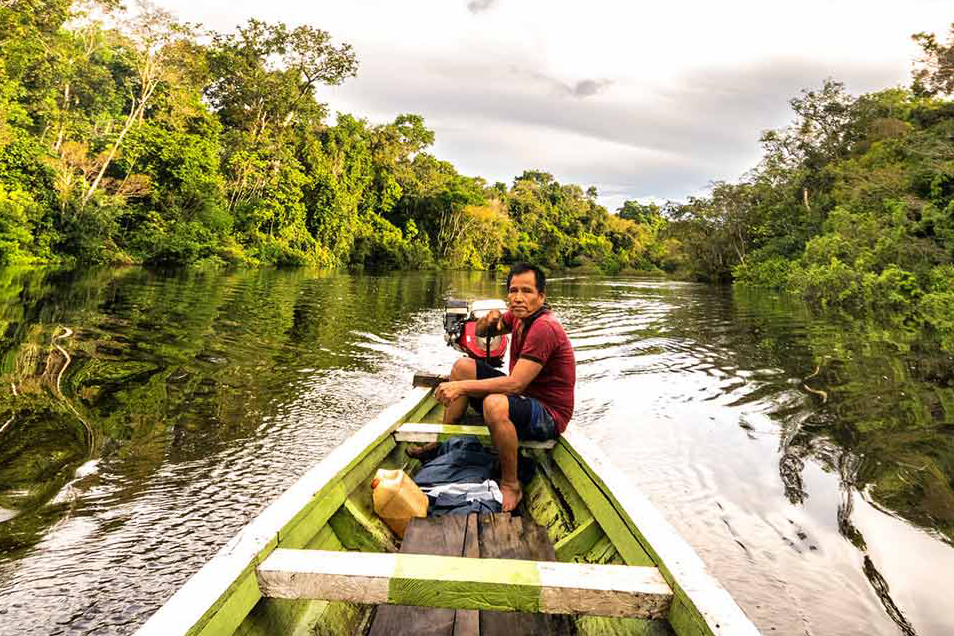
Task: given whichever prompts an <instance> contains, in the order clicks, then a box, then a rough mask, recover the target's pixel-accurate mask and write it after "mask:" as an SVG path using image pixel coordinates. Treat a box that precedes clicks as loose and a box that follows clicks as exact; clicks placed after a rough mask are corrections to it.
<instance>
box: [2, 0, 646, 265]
mask: <svg viewBox="0 0 954 636" xmlns="http://www.w3.org/2000/svg"><path fill="white" fill-rule="evenodd" d="M112 1H113V0H100V1H99V2H95V3H81V2H73V1H72V0H13V1H12V2H7V3H4V4H3V5H2V7H0V45H2V51H3V53H2V55H0V114H2V117H0V265H2V264H12V263H48V262H58V263H67V264H69V263H75V262H82V263H96V262H141V263H146V264H183V263H197V262H217V263H247V264H257V263H276V264H313V265H318V266H323V267H351V268H359V269H360V268H374V269H400V268H422V267H433V266H440V267H451V268H474V269H487V268H493V267H494V266H496V265H497V264H498V263H501V262H508V261H513V260H516V259H529V260H534V261H538V262H540V263H543V264H546V265H549V266H551V267H557V268H561V267H566V266H579V265H584V264H586V265H590V266H591V267H598V268H600V269H602V270H604V271H618V270H620V269H622V268H624V267H638V268H643V269H646V268H653V267H654V266H655V265H656V261H657V260H658V258H657V256H658V254H657V252H658V251H659V250H658V249H657V247H656V245H657V244H659V241H658V240H657V234H658V232H659V230H660V229H661V227H662V225H663V222H662V219H661V218H659V217H658V215H657V216H655V217H653V218H652V219H649V222H648V223H639V222H636V221H633V220H625V219H622V218H619V217H617V216H614V215H611V214H609V213H608V212H607V211H606V209H605V208H603V207H601V206H599V205H597V203H596V191H595V189H592V188H591V189H589V190H587V191H585V192H584V190H583V189H581V188H580V187H577V186H573V185H561V184H559V183H557V182H556V181H555V180H554V179H553V177H552V176H551V175H549V174H546V173H544V172H538V171H528V172H525V173H524V174H523V175H521V176H519V177H517V178H516V179H515V180H514V182H513V184H512V185H511V186H509V187H508V186H507V185H505V184H502V183H497V184H493V185H488V184H487V183H485V182H484V180H482V179H480V178H479V177H468V176H464V175H462V174H459V173H458V172H457V170H456V169H455V168H454V166H453V165H451V164H450V163H448V162H446V161H440V160H438V159H437V158H435V157H434V156H432V155H430V154H428V153H427V148H428V147H429V146H430V145H431V144H432V143H433V142H434V133H433V132H432V131H431V130H429V129H428V128H427V127H426V126H425V123H424V120H423V118H422V117H420V116H418V115H413V114H405V115H400V116H398V117H397V118H395V120H394V121H393V122H391V123H387V124H381V125H373V124H371V123H369V122H368V121H366V120H364V119H360V118H357V117H354V116H352V115H348V114H341V113H339V114H338V116H337V118H336V123H335V124H334V125H331V124H330V123H329V113H328V107H327V105H326V104H323V103H320V102H319V101H318V100H317V99H316V94H317V92H318V91H319V90H320V88H321V87H322V86H324V85H335V84H339V83H341V82H343V81H345V80H346V79H347V78H348V77H351V76H354V75H355V74H356V72H357V68H358V61H357V58H356V56H355V53H354V52H353V51H352V49H351V48H350V47H349V46H348V45H346V44H342V45H336V44H335V43H333V42H332V39H331V36H330V35H329V34H328V33H326V32H324V31H321V30H319V29H316V28H312V27H309V26H301V27H297V28H294V29H292V28H289V27H287V26H285V25H284V24H282V23H276V24H268V23H265V22H261V21H258V20H250V21H249V22H248V24H246V25H244V26H241V27H239V28H238V29H237V30H236V31H235V32H234V33H231V34H221V33H208V32H203V31H201V30H200V28H199V27H198V26H196V25H191V24H184V23H181V22H178V21H176V20H175V19H174V18H173V16H172V15H170V14H169V13H167V12H165V11H163V10H162V9H160V8H158V7H156V6H154V5H151V4H148V3H141V4H140V5H139V6H138V8H137V9H136V10H135V11H131V12H126V11H125V10H123V9H121V8H120V7H119V6H118V5H112V4H110V2H112ZM654 259H655V260H654Z"/></svg>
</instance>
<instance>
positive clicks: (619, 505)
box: [138, 387, 759, 636]
mask: <svg viewBox="0 0 954 636" xmlns="http://www.w3.org/2000/svg"><path fill="white" fill-rule="evenodd" d="M442 412H443V409H442V407H441V406H440V405H439V404H438V403H437V402H436V401H435V400H434V398H433V395H432V389H429V388H426V387H417V388H414V389H413V390H412V391H411V392H410V394H409V395H408V396H407V397H406V398H405V399H403V400H402V401H400V402H399V403H397V404H395V405H393V406H391V407H390V408H388V409H386V410H385V411H384V412H382V413H381V414H380V415H378V416H377V417H376V418H374V419H373V420H372V421H371V422H369V423H368V424H366V425H365V426H364V427H363V428H361V429H360V430H358V431H357V432H356V433H355V434H354V435H353V436H352V437H351V438H349V439H348V440H347V441H346V442H345V443H344V444H342V445H341V446H339V447H338V448H336V449H335V450H334V451H333V452H332V453H330V454H329V455H328V456H327V457H326V458H325V459H324V460H323V461H321V462H320V463H319V464H317V465H316V466H314V467H313V468H312V469H311V470H309V471H308V473H306V474H305V475H304V476H303V477H302V478H301V479H300V480H299V481H298V482H296V483H295V484H294V485H292V486H291V487H290V488H289V489H288V490H287V491H286V492H285V493H284V494H283V495H281V496H280V497H279V498H278V499H277V500H276V501H275V502H273V503H272V504H271V505H270V506H269V507H268V508H266V509H265V510H264V511H263V512H262V513H261V514H260V515H259V516H258V517H257V518H255V519H254V520H252V521H251V522H250V523H249V524H248V525H246V526H245V527H244V528H243V529H242V530H241V531H240V532H239V533H238V535H237V536H236V537H234V538H233V539H232V540H231V541H230V542H229V543H228V544H226V545H225V546H224V547H223V548H222V549H221V550H220V551H219V552H218V554H216V556H214V557H213V558H212V559H211V560H210V561H209V562H208V563H207V564H206V565H205V566H204V567H203V568H202V569H200V570H199V571H198V572H197V573H196V574H195V575H194V576H192V578H190V579H189V580H188V581H187V582H186V583H185V585H183V587H182V588H181V589H179V591H178V592H176V593H175V595H173V596H172V597H171V598H170V599H169V600H168V601H167V602H166V603H165V605H163V606H162V607H161V608H160V609H159V610H158V611H157V612H156V613H155V614H154V615H153V616H152V617H151V618H150V619H149V620H148V621H147V622H146V623H145V624H144V625H143V626H142V627H141V628H140V630H139V631H138V634H139V636H177V635H189V636H191V635H201V636H214V635H219V636H227V635H234V636H246V635H248V636H252V635H259V634H273V633H274V634H279V633H280V634H303V635H304V634H320V635H323V636H337V635H344V634H349V635H350V634H367V633H369V630H371V629H372V627H373V625H372V623H373V621H374V620H375V616H378V617H380V616H381V615H382V614H383V613H384V612H386V611H387V610H386V609H384V608H392V609H393V608H395V607H398V606H400V607H405V606H419V607H431V608H433V607H441V608H445V609H444V610H428V609H417V607H415V608H414V609H410V611H412V612H413V611H420V612H425V613H426V612H438V611H443V612H445V614H443V616H445V617H446V616H447V614H446V612H450V619H449V620H450V625H451V627H450V629H449V630H448V631H446V632H441V631H440V629H438V628H437V627H435V626H434V621H431V623H430V627H429V628H427V629H425V630H423V631H420V630H416V631H415V630H414V629H411V630H410V632H411V633H416V634H421V633H425V632H426V633H447V634H454V635H455V636H463V635H464V634H477V633H488V631H489V630H488V629H483V630H482V629H481V626H483V625H485V624H486V625H489V624H490V623H491V621H490V620H489V619H490V618H491V617H493V616H495V615H497V614H499V613H501V612H520V613H523V614H511V615H510V616H518V615H519V616H528V615H529V616H537V617H539V616H547V617H560V618H561V620H562V621H563V623H562V624H563V625H568V626H569V629H568V631H566V633H578V634H584V635H587V634H670V633H676V634H679V635H680V636H682V635H685V636H689V635H692V636H697V635H709V634H713V635H714V634H726V635H729V634H731V635H749V634H758V633H759V632H758V631H757V630H756V628H755V627H754V626H753V624H752V623H751V621H750V620H749V619H748V618H747V617H746V615H745V614H744V613H743V612H742V610H741V609H740V608H739V606H738V605H737V604H736V602H735V601H734V600H733V599H732V597H731V596H730V595H729V594H728V592H726V591H725V589H723V587H722V586H721V585H720V584H719V583H718V581H717V580H716V579H715V578H713V577H712V576H711V575H710V574H708V573H707V571H706V568H705V566H704V565H703V563H702V562H701V560H700V559H699V557H698V556H697V555H696V554H695V552H694V551H693V550H692V549H691V548H690V547H689V546H688V545H687V544H686V543H685V542H684V541H683V540H682V539H681V538H680V537H679V536H678V535H677V534H676V532H675V531H674V530H673V528H672V527H671V526H670V525H669V523H668V522H666V521H665V519H663V517H662V516H661V515H660V514H659V512H658V511H657V510H656V509H655V508H654V507H653V506H652V504H651V503H650V502H649V501H648V500H647V499H646V498H645V497H644V496H642V495H641V494H640V493H639V492H638V491H637V490H636V489H635V488H634V487H633V484H632V483H631V480H630V479H628V478H627V477H625V476H624V475H623V474H621V473H620V472H619V470H618V469H616V468H615V467H614V466H612V465H611V464H610V463H609V462H608V461H607V459H606V458H605V456H604V455H603V453H602V452H601V451H600V450H599V449H598V448H597V447H596V446H595V445H594V444H593V443H592V442H590V441H589V440H587V439H586V437H585V436H584V435H582V434H581V433H580V432H579V431H576V430H574V429H573V427H572V425H571V427H570V429H569V430H568V431H567V432H566V433H565V434H564V435H563V436H562V437H561V438H560V439H559V440H558V441H556V442H546V443H540V442H535V443H526V444H521V446H522V448H521V451H520V452H521V454H522V455H523V456H527V457H531V458H533V460H534V461H535V462H536V468H537V470H536V474H535V475H534V477H533V478H532V480H531V481H530V482H529V483H528V484H525V485H524V502H523V504H521V505H522V506H523V507H524V510H523V515H524V517H523V523H524V524H525V526H526V527H527V528H537V526H536V525H534V524H538V525H539V526H541V527H543V528H545V529H546V531H545V534H546V535H547V537H548V538H549V540H550V541H551V542H552V550H551V551H550V552H548V554H549V555H551V558H550V560H534V559H481V558H470V557H471V556H476V555H477V553H476V552H475V551H474V550H471V549H470V548H468V547H466V546H465V548H464V549H463V552H462V553H460V554H463V555H469V556H433V555H421V554H407V553H406V552H407V551H405V552H401V553H398V552H397V551H398V549H399V547H400V540H399V539H397V537H396V536H395V535H393V534H392V533H391V531H390V530H389V529H388V528H387V526H386V525H385V524H384V523H383V522H381V520H380V519H378V518H377V517H376V516H375V515H374V512H373V510H372V504H371V489H370V481H371V479H372V477H373V475H374V473H375V471H376V469H378V468H381V467H385V468H395V467H398V468H399V467H402V466H405V470H407V471H408V472H409V473H412V474H413V471H414V470H416V469H417V468H418V467H419V464H418V462H416V460H412V461H411V462H410V463H409V460H408V457H407V456H406V453H405V449H406V447H407V445H408V444H409V443H414V442H425V441H433V440H443V439H446V438H449V437H451V436H454V435H467V434H475V435H477V436H478V438H480V439H481V440H482V441H483V442H484V443H486V444H489V441H490V438H489V433H488V431H487V429H486V428H485V427H482V426H443V425H441V424H440V423H439V422H440V417H441V414H442ZM475 516H476V515H471V517H475ZM507 518H509V515H508V516H507ZM465 519H466V518H464V519H461V518H460V517H458V520H459V523H458V525H459V527H461V528H463V527H464V526H467V527H471V528H472V527H473V525H474V523H475V520H474V519H473V518H471V519H466V520H465ZM531 520H532V522H534V523H531ZM415 521H417V520H415ZM422 521H423V520H422ZM484 522H485V523H496V522H494V521H493V519H490V518H488V519H485V520H484ZM461 524H463V525H461ZM504 525H505V524H504ZM538 529H539V528H538ZM540 532H541V533H542V532H543V531H542V530H541V531H540ZM461 533H464V530H461ZM470 534H471V535H473V534H474V533H473V532H472V531H471V533H470ZM407 536H408V535H405V543H407V541H408V539H407ZM545 538H546V537H545ZM466 541H467V542H468V545H470V543H469V542H470V541H476V538H475V536H474V538H473V539H471V538H468V539H467V540H466ZM474 545H476V544H474ZM475 549H476V548H475ZM454 554H458V553H454ZM553 556H555V561H553V560H552V557H553ZM478 612H479V614H478ZM478 616H479V617H480V618H478ZM455 617H456V622H455ZM381 620H383V619H381ZM426 622H427V621H425V623H426ZM438 622H439V621H438ZM521 629H522V628H520V627H513V624H511V626H510V627H508V628H507V630H508V633H509V635H510V636H519V634H520V633H530V632H529V631H523V632H521ZM374 633H395V632H394V631H393V630H391V629H377V630H376V631H375V632H374ZM533 633H553V632H550V631H549V630H544V631H542V632H541V631H537V630H533Z"/></svg>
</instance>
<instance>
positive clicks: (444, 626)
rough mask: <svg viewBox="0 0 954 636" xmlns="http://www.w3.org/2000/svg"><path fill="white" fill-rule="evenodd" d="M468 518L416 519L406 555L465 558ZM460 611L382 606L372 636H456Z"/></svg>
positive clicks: (406, 540) (404, 550) (408, 535)
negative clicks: (403, 635)
mask: <svg viewBox="0 0 954 636" xmlns="http://www.w3.org/2000/svg"><path fill="white" fill-rule="evenodd" d="M466 531H467V517H464V516H463V515H448V516H446V517H437V518H427V519H412V520H411V522H410V523H409V524H408V526H407V530H406V531H405V533H404V540H403V541H402V543H401V552H402V553H404V554H437V555H441V556H462V555H463V552H464V537H465V534H466ZM456 614H457V611H456V610H452V609H445V608H439V607H433V608H432V607H409V606H406V605H380V606H378V609H377V612H376V614H375V616H374V621H373V622H372V623H371V629H370V631H369V632H368V636H398V635H401V634H407V635H408V636H454V622H455V617H456Z"/></svg>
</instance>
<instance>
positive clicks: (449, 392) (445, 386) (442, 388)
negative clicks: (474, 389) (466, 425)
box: [434, 382, 464, 406]
mask: <svg viewBox="0 0 954 636" xmlns="http://www.w3.org/2000/svg"><path fill="white" fill-rule="evenodd" d="M463 396H464V391H463V390H461V388H460V382H443V383H441V384H438V385H437V389H436V390H435V391H434V399H435V400H437V401H438V402H440V403H441V404H443V405H444V406H447V405H448V404H450V403H451V402H453V401H454V400H456V399H457V398H459V397H463Z"/></svg>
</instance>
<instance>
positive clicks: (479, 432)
mask: <svg viewBox="0 0 954 636" xmlns="http://www.w3.org/2000/svg"><path fill="white" fill-rule="evenodd" d="M458 435H475V436H476V437H477V439H479V440H480V443H481V444H484V445H485V446H486V445H489V444H490V430H489V429H488V428H487V427H486V426H464V425H457V424H428V423H425V422H414V423H411V424H404V425H402V426H400V427H399V428H398V429H397V430H396V431H394V441H395V442H416V443H419V444H420V443H426V442H443V441H446V440H448V439H450V438H451V437H456V436H458ZM556 444H557V440H548V441H546V442H534V441H521V442H520V447H521V448H553V447H554V446H556Z"/></svg>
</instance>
